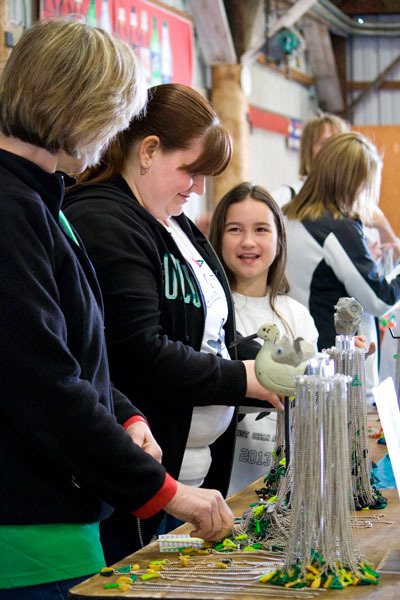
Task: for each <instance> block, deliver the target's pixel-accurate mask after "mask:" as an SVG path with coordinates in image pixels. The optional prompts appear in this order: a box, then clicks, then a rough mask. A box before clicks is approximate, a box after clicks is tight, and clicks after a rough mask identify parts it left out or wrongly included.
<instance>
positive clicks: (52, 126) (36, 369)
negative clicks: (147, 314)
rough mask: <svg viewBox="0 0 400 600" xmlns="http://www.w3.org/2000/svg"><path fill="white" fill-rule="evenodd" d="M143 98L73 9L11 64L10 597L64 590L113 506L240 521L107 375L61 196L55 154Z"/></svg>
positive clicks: (202, 531)
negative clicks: (192, 479)
mask: <svg viewBox="0 0 400 600" xmlns="http://www.w3.org/2000/svg"><path fill="white" fill-rule="evenodd" d="M145 100H146V94H145V87H144V84H143V83H142V81H141V78H140V71H138V70H137V65H136V61H135V57H134V53H133V51H132V50H131V48H129V46H128V45H126V44H125V43H124V42H122V41H119V40H117V39H114V38H112V37H111V36H109V35H108V34H107V33H105V32H104V31H102V30H100V29H96V28H91V27H88V26H86V25H85V24H83V23H80V22H77V21H73V20H63V19H54V20H51V21H42V22H39V23H37V24H35V25H34V26H33V27H32V28H31V29H29V30H27V31H26V32H25V33H24V34H23V35H22V37H21V38H20V40H19V41H18V43H17V45H16V46H15V48H14V49H13V51H12V52H11V55H10V57H9V59H8V61H7V63H6V65H5V68H4V70H3V72H2V74H1V78H0V129H1V134H0V182H1V186H0V190H1V191H0V194H1V203H0V255H1V260H0V278H1V282H2V287H1V293H0V307H1V310H0V329H1V338H0V340H1V341H0V345H1V347H0V354H1V361H0V396H1V409H0V411H1V425H0V427H1V434H0V472H1V478H0V562H1V568H0V599H1V600H21V599H23V600H43V598H50V597H51V598H55V597H57V598H60V599H65V600H66V599H67V597H68V591H67V590H68V588H70V587H71V586H72V585H73V584H75V583H77V582H78V581H80V580H82V579H83V578H84V577H86V576H88V575H90V574H92V573H94V572H96V571H98V570H99V569H100V568H101V567H102V566H104V564H105V562H104V556H103V552H102V548H101V545H100V541H99V521H100V520H101V519H103V518H105V517H107V516H108V515H109V514H110V513H111V511H112V508H111V507H112V506H115V505H119V506H122V507H124V509H125V510H126V511H129V512H132V513H133V514H135V515H137V516H140V517H147V516H150V515H152V514H153V513H155V512H157V511H159V510H160V509H161V508H164V509H165V510H167V511H169V512H170V513H171V514H172V515H174V516H175V517H177V518H180V519H185V520H187V521H190V522H191V523H193V525H194V533H195V534H196V535H199V536H201V537H205V538H215V537H216V538H220V537H221V536H224V535H226V534H227V532H228V531H229V529H230V528H231V525H232V522H233V515H232V513H231V511H230V509H229V508H228V506H227V505H226V504H225V501H224V500H223V498H222V496H221V494H220V493H219V492H217V491H213V490H196V489H192V488H189V487H186V486H184V485H181V484H180V483H178V482H177V481H175V480H174V479H173V478H172V477H171V475H169V474H168V473H167V472H166V469H165V467H163V466H162V465H161V464H160V462H159V461H160V459H161V450H160V447H159V446H158V444H157V442H156V441H155V439H154V437H153V436H152V434H151V432H150V429H149V427H148V424H147V422H146V420H145V418H144V416H143V414H142V413H141V411H139V410H138V409H137V408H135V407H134V406H133V404H132V403H131V402H130V401H128V399H127V398H126V397H125V396H124V395H123V394H122V393H120V392H118V391H117V390H116V389H115V388H114V387H113V386H112V385H111V383H110V379H109V371H108V363H107V356H106V346H105V340H104V326H103V305H102V299H101V295H100V290H99V286H98V283H97V280H96V276H95V273H94V271H93V268H92V265H91V263H90V261H89V259H88V256H87V254H86V252H85V249H84V247H83V246H82V244H81V242H80V241H79V239H78V238H77V237H76V235H75V234H74V232H73V230H72V228H71V227H70V225H69V223H68V221H67V220H66V218H65V216H64V215H63V213H62V212H61V211H60V209H61V206H62V202H63V196H64V185H65V183H68V184H70V183H71V182H72V180H70V178H68V176H67V175H65V176H64V175H63V174H62V173H60V172H58V170H60V169H61V170H68V171H72V172H79V171H81V170H82V169H85V168H86V167H87V166H88V165H89V164H95V163H96V162H97V160H98V158H99V156H100V154H101V152H102V151H103V149H104V148H105V147H106V146H107V145H108V143H109V141H110V140H111V139H112V138H113V137H114V136H115V135H116V134H117V133H118V132H119V131H120V130H122V129H125V128H126V127H127V126H128V124H129V122H130V120H131V119H132V118H133V117H135V115H137V114H138V112H139V111H140V110H141V109H142V108H143V106H144V104H145ZM136 368H137V366H136V365H135V364H132V368H131V373H132V376H133V377H135V375H136V372H137V371H136ZM131 391H132V392H133V394H132V398H134V397H136V390H135V389H134V388H132V390H131Z"/></svg>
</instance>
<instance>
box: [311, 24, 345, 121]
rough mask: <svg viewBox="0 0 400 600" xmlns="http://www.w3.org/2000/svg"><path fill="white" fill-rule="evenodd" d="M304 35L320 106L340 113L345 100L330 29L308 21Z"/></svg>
mask: <svg viewBox="0 0 400 600" xmlns="http://www.w3.org/2000/svg"><path fill="white" fill-rule="evenodd" d="M303 35H304V37H305V40H306V44H307V50H308V58H309V62H310V66H311V71H312V74H313V76H314V78H315V88H316V91H317V95H318V104H319V106H320V108H321V109H322V110H325V111H328V112H333V113H340V112H342V111H343V110H344V100H343V95H342V90H341V87H340V81H339V75H338V70H337V66H336V61H335V56H334V53H333V48H332V41H331V37H330V34H329V31H328V28H327V27H326V25H323V24H322V23H317V22H316V21H314V20H312V19H307V20H306V22H305V23H304V24H303Z"/></svg>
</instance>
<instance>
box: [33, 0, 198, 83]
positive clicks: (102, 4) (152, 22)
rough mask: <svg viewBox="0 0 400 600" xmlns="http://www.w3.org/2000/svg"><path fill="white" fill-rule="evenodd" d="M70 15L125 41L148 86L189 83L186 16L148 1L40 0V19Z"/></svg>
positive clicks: (190, 32)
mask: <svg viewBox="0 0 400 600" xmlns="http://www.w3.org/2000/svg"><path fill="white" fill-rule="evenodd" d="M61 15H72V16H74V17H75V18H77V19H81V20H83V21H85V22H86V23H87V24H88V25H91V26H93V27H101V28H103V29H105V30H106V31H108V32H109V33H111V32H112V33H115V34H116V35H118V36H119V37H120V38H122V39H123V40H125V41H126V42H128V43H129V44H130V45H131V46H132V47H133V48H134V49H135V52H136V53H137V55H138V57H139V60H140V62H141V63H142V65H143V68H144V72H145V76H146V82H147V85H148V86H151V85H158V84H160V83H170V82H171V81H172V82H175V83H183V84H186V85H192V76H193V25H192V22H191V21H190V19H186V18H185V17H184V16H183V15H180V14H177V13H175V12H173V11H170V10H168V9H167V8H164V7H161V6H158V5H157V4H153V3H152V2H149V1H148V0H42V1H41V10H40V18H41V19H45V18H49V17H57V16H61Z"/></svg>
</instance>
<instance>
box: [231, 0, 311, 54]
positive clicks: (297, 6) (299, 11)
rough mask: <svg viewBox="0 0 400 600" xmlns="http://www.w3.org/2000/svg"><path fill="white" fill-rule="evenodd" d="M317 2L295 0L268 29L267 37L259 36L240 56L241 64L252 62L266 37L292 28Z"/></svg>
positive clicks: (269, 37)
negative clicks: (286, 28)
mask: <svg viewBox="0 0 400 600" xmlns="http://www.w3.org/2000/svg"><path fill="white" fill-rule="evenodd" d="M317 1H318V0H297V1H296V2H295V3H294V4H293V5H292V6H291V7H290V8H289V10H288V11H287V12H286V13H285V14H284V15H283V16H282V17H281V18H280V19H278V20H277V21H276V22H275V23H273V24H272V25H271V27H269V29H268V31H267V35H266V36H265V35H261V36H260V37H259V39H258V40H255V41H254V43H253V44H252V45H251V46H250V47H249V48H248V49H247V51H246V52H245V53H244V54H243V55H242V58H241V60H242V62H243V63H248V62H253V61H254V59H255V58H256V56H257V55H258V54H260V53H261V52H262V50H263V49H264V46H265V42H266V37H267V38H268V39H271V38H272V37H273V36H274V35H275V34H276V33H278V31H280V30H281V29H283V28H285V27H292V26H293V25H295V24H296V23H297V22H298V21H299V20H300V19H301V18H302V17H303V16H304V15H305V14H306V12H307V11H309V10H310V8H312V7H313V6H314V4H316V3H317Z"/></svg>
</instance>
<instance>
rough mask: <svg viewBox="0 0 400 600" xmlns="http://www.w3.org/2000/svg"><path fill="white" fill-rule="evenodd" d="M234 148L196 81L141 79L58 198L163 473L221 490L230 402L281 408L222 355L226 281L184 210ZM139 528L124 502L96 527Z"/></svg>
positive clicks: (116, 374) (119, 534)
mask: <svg viewBox="0 0 400 600" xmlns="http://www.w3.org/2000/svg"><path fill="white" fill-rule="evenodd" d="M231 152H232V148H231V140H230V137H229V135H228V133H227V131H226V130H225V129H224V127H223V126H222V125H221V124H220V122H219V119H218V116H217V114H216V113H215V111H214V109H213V108H212V106H211V105H210V103H209V102H208V101H207V100H206V99H205V98H204V97H203V96H202V95H201V94H200V93H199V92H197V91H195V90H193V89H192V88H189V87H187V86H183V85H179V84H165V85H160V86H157V87H155V88H152V89H151V90H149V97H148V104H147V109H146V112H145V113H144V114H143V115H142V116H141V117H139V118H136V119H133V120H132V122H131V124H130V126H129V128H128V129H127V130H126V131H124V132H123V133H121V134H120V135H119V136H118V137H117V138H116V140H115V141H114V143H113V145H112V146H111V147H110V149H109V151H108V152H107V153H106V155H105V156H104V159H103V162H102V163H101V164H100V166H99V167H98V168H95V169H91V170H89V171H88V172H87V173H86V174H85V175H84V177H83V178H82V182H84V183H83V184H81V185H79V186H77V187H76V188H75V189H73V190H72V191H71V192H70V194H69V195H68V200H67V207H66V213H67V215H68V218H69V219H70V220H71V222H72V223H73V224H74V225H75V227H76V228H77V231H78V232H79V234H80V236H81V237H82V239H83V240H84V242H85V245H86V246H87V248H88V251H89V254H90V256H91V258H92V260H93V262H94V266H95V269H96V272H97V275H98V277H99V281H100V286H101V288H102V291H103V295H104V302H105V315H106V316H105V319H106V338H107V343H108V351H109V357H110V366H111V376H112V379H113V382H114V383H115V384H116V385H118V386H119V387H120V389H121V390H123V391H124V392H125V393H126V394H127V395H128V396H129V394H130V393H134V395H135V399H137V400H136V402H137V404H138V406H139V408H141V409H142V410H143V411H144V412H145V414H146V417H147V418H148V421H149V424H150V426H151V429H152V432H153V434H154V436H155V437H156V439H157V441H158V442H159V444H160V446H161V448H162V450H163V464H164V465H165V467H166V468H167V470H168V472H169V473H171V474H172V475H173V476H174V477H176V478H178V479H179V481H181V482H185V483H186V484H188V485H192V486H201V485H203V484H204V485H206V486H207V487H208V486H211V487H216V488H217V489H219V490H220V491H221V493H223V494H226V492H227V488H228V483H229V475H230V466H231V462H232V455H233V443H234V435H235V424H236V408H235V407H237V406H239V405H240V404H243V403H245V398H246V396H248V397H253V398H258V399H260V400H262V401H263V402H264V406H265V403H266V402H267V401H269V402H271V403H272V404H273V405H275V406H276V407H281V404H280V401H279V399H278V398H277V396H275V394H272V393H271V392H268V391H267V390H265V389H264V388H263V387H262V386H261V385H260V384H259V383H258V381H257V380H256V377H255V373H254V361H252V360H250V361H243V362H242V361H239V360H235V355H234V354H233V355H232V356H231V355H230V354H229V352H228V350H227V347H228V346H229V344H230V342H232V341H233V340H234V337H235V327H234V319H233V308H232V299H231V295H230V290H229V285H228V282H227V280H226V277H225V274H224V271H223V268H222V266H221V265H220V263H219V261H218V260H217V258H216V256H215V253H214V252H213V250H212V248H211V246H210V244H209V243H208V241H207V239H206V238H205V237H204V235H203V234H202V233H201V232H200V231H199V230H198V229H197V228H196V226H195V225H194V224H193V223H192V222H191V221H190V220H189V219H188V218H187V217H186V216H185V215H184V213H183V207H184V205H185V203H186V202H187V200H188V198H189V196H190V195H191V194H192V193H194V194H203V193H204V185H205V177H206V176H207V175H210V176H212V175H217V174H219V173H221V172H222V171H223V170H224V169H225V167H226V166H227V164H228V162H229V160H230V157H231ZM106 529H107V531H105V530H106ZM117 530H118V531H117ZM135 530H136V522H134V521H133V520H132V518H131V517H130V516H129V515H122V513H121V512H120V513H119V514H118V515H117V516H116V517H114V518H113V519H112V520H111V521H109V522H108V524H106V525H105V527H104V528H103V541H104V542H105V547H106V548H107V547H109V545H108V544H107V545H106V542H107V541H108V542H110V538H112V539H111V543H113V542H114V541H116V543H117V544H118V543H119V542H120V541H121V538H123V537H125V538H128V539H126V544H125V545H121V544H119V551H120V553H121V554H122V555H123V554H126V553H127V552H128V551H129V547H130V545H131V544H132V541H131V536H132V532H133V531H135ZM142 533H143V531H142ZM152 533H153V531H151V528H150V526H149V527H148V531H147V535H151V534H152ZM105 534H107V537H108V539H106V537H105ZM122 542H123V540H122ZM117 551H118V550H117ZM113 558H114V559H115V558H117V555H116V554H113Z"/></svg>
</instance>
